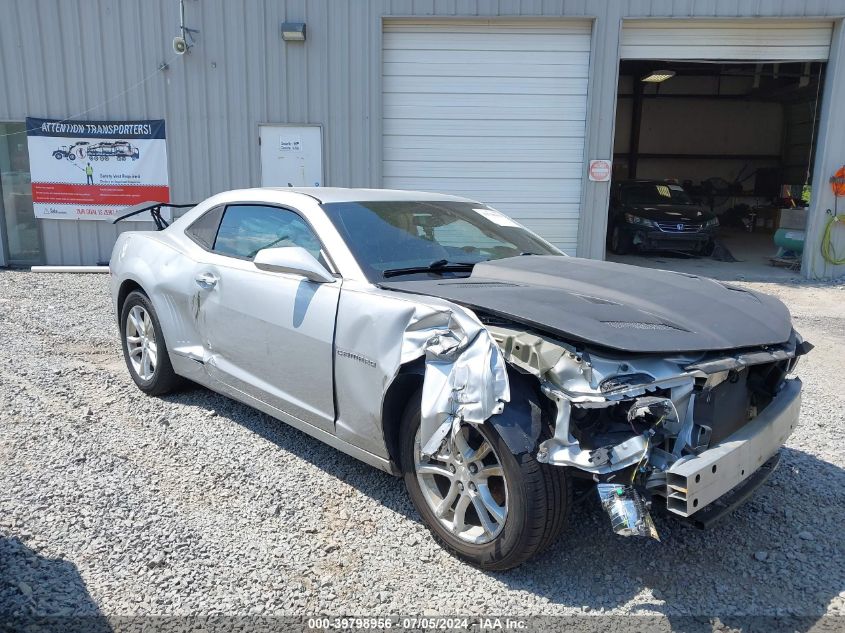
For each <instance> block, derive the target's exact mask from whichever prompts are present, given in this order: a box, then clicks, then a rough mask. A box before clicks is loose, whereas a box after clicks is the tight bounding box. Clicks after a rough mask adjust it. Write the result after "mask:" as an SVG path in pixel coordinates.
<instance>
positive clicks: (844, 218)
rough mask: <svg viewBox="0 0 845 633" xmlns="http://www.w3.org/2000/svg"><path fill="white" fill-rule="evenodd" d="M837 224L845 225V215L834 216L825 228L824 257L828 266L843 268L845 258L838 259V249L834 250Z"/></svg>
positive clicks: (823, 237)
mask: <svg viewBox="0 0 845 633" xmlns="http://www.w3.org/2000/svg"><path fill="white" fill-rule="evenodd" d="M837 222H843V223H845V215H834V216H832V217H831V218H830V219H829V220H828V221H827V226H825V227H824V235H822V257H824V260H825V261H826V262H827V263H828V264H833V265H834V266H842V265H845V256H843V257H837V256H836V249H834V248H833V237H832V233H833V225H834V224H836V223H837Z"/></svg>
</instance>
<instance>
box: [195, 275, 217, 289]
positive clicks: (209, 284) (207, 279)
mask: <svg viewBox="0 0 845 633" xmlns="http://www.w3.org/2000/svg"><path fill="white" fill-rule="evenodd" d="M194 281H196V282H197V285H198V286H199V287H200V288H202V289H204V290H211V289H212V288H214V286H216V285H217V277H215V276H214V275H212V274H211V273H200V274H199V275H197V276H196V277H194Z"/></svg>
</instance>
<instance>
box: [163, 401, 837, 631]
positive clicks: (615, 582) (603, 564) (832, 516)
mask: <svg viewBox="0 0 845 633" xmlns="http://www.w3.org/2000/svg"><path fill="white" fill-rule="evenodd" d="M165 399H167V400H168V401H171V402H178V403H183V404H190V405H193V406H199V407H203V408H205V409H207V410H209V411H211V410H214V411H216V412H217V414H218V415H221V416H223V417H226V418H227V419H230V420H232V422H233V423H236V424H240V425H241V426H243V427H245V428H247V429H249V430H251V431H252V432H254V433H257V434H258V435H260V436H261V437H263V438H265V439H267V440H268V441H270V442H273V443H274V444H276V445H277V446H279V447H280V448H282V449H284V450H285V451H288V452H290V453H292V454H294V455H296V456H297V457H299V458H301V459H304V460H307V461H308V462H310V463H311V464H313V465H315V466H317V467H318V468H320V469H322V470H324V471H325V472H326V473H328V474H330V475H332V476H334V477H337V478H338V479H342V480H344V481H346V482H347V483H349V484H350V485H352V486H354V487H355V488H356V489H358V490H359V491H360V492H361V493H363V494H365V495H367V496H368V497H370V498H372V499H373V500H375V501H377V502H378V503H381V504H382V505H384V506H385V507H388V508H390V509H391V510H392V511H394V512H397V513H399V514H401V515H403V516H405V517H407V518H408V519H409V520H411V521H415V522H418V523H419V522H420V518H419V516H418V515H417V513H416V510H415V509H414V508H413V506H412V505H411V502H410V500H409V499H408V498H407V495H406V494H405V493H404V488H403V486H402V484H401V481H400V480H398V479H397V478H394V477H392V476H390V475H388V474H386V473H383V472H381V471H379V470H377V469H375V468H371V467H370V466H367V465H366V464H363V463H362V462H359V461H358V460H356V459H354V458H352V457H349V456H348V455H345V454H343V453H341V452H340V451H337V450H335V449H333V448H331V447H329V446H326V445H325V444H323V443H321V442H319V441H318V440H316V439H313V438H311V437H310V436H307V435H306V434H304V433H302V432H300V431H297V430H296V429H294V428H292V427H290V426H288V425H286V424H284V423H283V422H279V421H277V420H275V419H273V418H271V417H270V416H267V415H264V414H262V413H259V412H257V411H255V410H254V409H252V408H250V407H248V406H246V405H242V404H240V403H238V402H235V401H234V400H230V399H228V398H226V397H224V396H220V395H218V394H215V393H213V392H211V391H208V390H206V389H204V388H201V387H197V388H195V389H191V390H188V391H184V392H182V393H179V394H174V395H171V396H167V397H166V398H165ZM799 475H800V476H799ZM808 482H809V486H808V485H807V483H808ZM843 507H845V470H843V469H841V468H839V467H837V466H834V465H833V464H830V463H828V462H825V461H822V460H820V459H817V458H816V457H814V456H812V455H809V454H807V453H803V452H801V451H797V450H795V449H791V448H784V449H782V459H781V466H780V468H779V469H778V470H777V471H776V472H775V474H774V475H773V476H772V477H771V479H770V480H769V481H768V482H767V483H766V484H765V485H763V486H762V487H761V488H760V489H759V490H757V492H756V494H755V495H753V496H752V497H751V499H749V501H747V502H746V503H745V504H744V505H743V506H741V507H740V508H739V509H737V510H736V511H735V512H733V513H732V514H731V515H729V516H728V517H726V518H725V519H723V520H722V521H721V522H720V523H719V524H717V525H716V526H715V527H713V528H711V529H710V530H707V531H702V530H698V529H695V528H693V527H689V526H687V525H685V524H682V523H680V522H678V521H677V520H674V519H672V518H670V517H664V516H660V515H658V516H656V517H655V522H656V524H657V528H658V531H659V533H660V536H661V539H662V540H661V542H657V541H654V540H651V539H648V540H646V539H638V538H637V539H635V538H624V537H619V536H616V535H614V534H613V533H612V532H611V531H610V527H609V524H608V520H607V517H606V515H605V514H604V513H603V512H602V510H601V508H600V507H599V505H598V503H597V502H596V501H594V500H593V499H592V494H591V495H590V497H589V498H588V499H587V500H586V501H585V502H584V503H583V504H581V505H580V506H578V507H575V508H573V510H572V513H571V514H570V519H569V523H568V525H567V528H566V529H565V531H564V533H563V534H562V535H561V537H560V538H559V539H558V540H557V542H556V543H555V544H554V545H552V547H551V548H550V549H549V550H548V551H546V552H545V553H543V554H541V555H540V556H538V557H537V558H535V559H533V560H531V561H529V562H528V563H526V564H524V565H522V566H520V567H518V568H517V569H514V570H510V571H508V572H495V573H493V572H490V573H488V575H489V576H491V577H493V578H495V579H496V580H497V581H499V582H501V583H503V584H504V585H506V586H507V587H508V588H509V589H512V590H520V591H526V592H531V593H533V594H535V595H538V596H541V597H543V598H545V599H547V600H548V601H549V602H550V603H552V604H559V605H563V606H567V607H575V608H583V609H585V610H587V611H590V612H592V613H595V612H599V613H600V612H602V611H607V610H610V609H614V608H616V607H620V606H623V605H625V604H626V603H628V602H629V601H630V600H631V599H633V598H635V597H636V596H637V595H638V594H640V593H641V592H642V591H643V590H649V591H651V593H652V595H653V596H654V599H653V600H652V601H651V602H650V603H649V601H648V600H646V601H645V604H642V605H640V606H639V613H642V614H646V615H647V614H653V615H656V616H663V617H667V618H669V619H670V621H675V622H676V624H677V625H678V627H679V628H681V629H683V630H685V631H693V632H697V631H699V630H700V631H708V633H709V632H710V631H712V630H713V623H712V622H710V621H709V619H708V618H709V617H713V616H718V617H719V619H720V620H721V622H722V623H723V624H726V625H728V626H735V627H736V628H739V629H742V630H748V629H749V627H751V630H757V629H759V627H761V626H762V627H763V628H762V629H760V630H780V628H777V627H774V628H773V625H774V620H773V617H778V618H781V619H782V618H789V619H788V620H786V622H788V623H789V628H790V630H794V631H802V632H803V631H806V630H808V629H810V628H812V626H813V625H814V624H815V623H816V622H817V621H818V620H819V619H820V618H821V616H822V614H823V613H824V612H825V610H826V607H827V606H828V605H829V604H830V602H831V601H832V600H834V599H838V600H839V601H840V602H841V601H842V598H841V597H839V594H840V592H845V551H843V548H842V545H841V539H840V538H839V536H838V535H837V534H828V533H825V532H824V529H825V528H830V527H831V526H836V525H838V524H839V523H841V516H840V514H841V509H842V508H843ZM409 555H412V554H409ZM485 573H486V572H485ZM843 595H845V593H843ZM773 605H776V606H773ZM731 614H734V615H731ZM838 618H839V619H841V622H840V624H842V625H845V616H843V615H841V614H840V615H839V616H838ZM755 619H756V620H757V621H756V622H755ZM699 620H700V627H699V625H698V623H697V622H698V621H699ZM673 628H674V627H673Z"/></svg>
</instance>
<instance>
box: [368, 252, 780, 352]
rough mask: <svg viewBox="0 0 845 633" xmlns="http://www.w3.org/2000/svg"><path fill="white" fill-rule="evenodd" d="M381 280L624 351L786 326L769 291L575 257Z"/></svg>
mask: <svg viewBox="0 0 845 633" xmlns="http://www.w3.org/2000/svg"><path fill="white" fill-rule="evenodd" d="M379 285H380V286H381V287H383V288H387V289H391V290H395V291H400V292H410V293H415V294H421V295H429V296H434V297H440V298H442V299H447V300H449V301H454V302H455V303H458V304H461V305H464V306H466V307H469V308H472V309H474V310H476V311H479V312H487V313H489V314H493V315H496V316H499V317H503V318H506V319H509V320H512V321H515V322H518V323H521V324H524V325H526V326H529V327H532V328H534V329H538V330H543V331H546V332H548V333H550V334H553V335H556V336H559V337H561V338H564V339H567V340H572V341H580V342H584V343H590V344H594V345H598V346H601V347H607V348H611V349H615V350H619V351H625V352H634V353H645V352H693V351H710V350H730V349H738V348H744V347H754V346H761V345H775V344H778V343H784V342H786V341H787V340H789V338H790V335H791V332H792V323H791V318H790V315H789V311H788V310H787V309H786V306H784V305H783V303H781V302H780V301H778V300H777V299H775V298H774V297H770V296H768V295H764V294H760V293H757V292H753V291H751V290H745V289H744V288H738V287H733V286H727V285H725V284H722V283H720V282H718V281H715V280H712V279H708V278H706V277H697V276H695V275H688V274H685V273H676V272H671V271H663V270H654V269H650V268H640V267H638V266H627V265H624V264H615V263H612V262H602V261H597V260H592V259H581V258H577V257H560V256H525V257H511V258H508V259H500V260H496V261H490V262H483V263H481V264H478V265H476V266H475V268H474V270H473V272H472V274H471V275H470V276H469V277H464V278H455V279H444V278H437V279H423V280H390V281H385V282H383V283H381V284H379Z"/></svg>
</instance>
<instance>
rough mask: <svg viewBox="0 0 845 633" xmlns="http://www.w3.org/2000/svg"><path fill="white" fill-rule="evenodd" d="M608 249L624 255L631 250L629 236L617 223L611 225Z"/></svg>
mask: <svg viewBox="0 0 845 633" xmlns="http://www.w3.org/2000/svg"><path fill="white" fill-rule="evenodd" d="M610 250H611V251H613V252H614V253H616V254H617V255H625V254H627V253H628V252H629V251H630V250H631V238H630V237H629V236H628V234H627V233H625V232H624V231H622V229H620V228H619V225H618V224H617V225H616V226H614V227H613V231H612V232H611V234H610Z"/></svg>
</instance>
